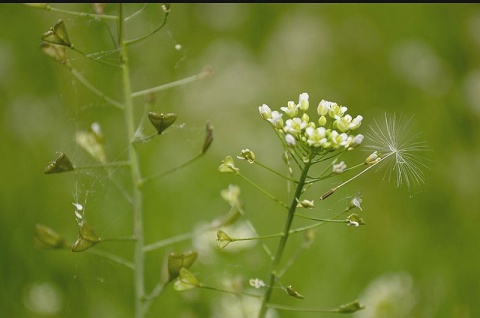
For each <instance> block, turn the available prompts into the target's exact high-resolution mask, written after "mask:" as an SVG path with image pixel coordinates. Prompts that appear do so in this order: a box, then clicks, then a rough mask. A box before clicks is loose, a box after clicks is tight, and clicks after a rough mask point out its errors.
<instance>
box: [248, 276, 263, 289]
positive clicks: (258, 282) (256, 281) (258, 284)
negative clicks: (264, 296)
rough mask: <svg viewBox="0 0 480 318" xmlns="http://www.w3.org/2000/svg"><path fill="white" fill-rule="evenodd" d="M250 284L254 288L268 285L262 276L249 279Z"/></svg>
mask: <svg viewBox="0 0 480 318" xmlns="http://www.w3.org/2000/svg"><path fill="white" fill-rule="evenodd" d="M248 284H249V285H250V286H252V287H254V288H257V289H258V288H262V287H265V286H267V285H265V283H264V282H263V280H261V279H260V278H251V279H250V280H249V281H248Z"/></svg>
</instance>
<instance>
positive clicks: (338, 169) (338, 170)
mask: <svg viewBox="0 0 480 318" xmlns="http://www.w3.org/2000/svg"><path fill="white" fill-rule="evenodd" d="M345 169H347V165H346V164H345V162H344V161H342V162H340V163H338V164H336V165H333V167H332V173H336V174H340V173H342V172H343V171H344V170H345Z"/></svg>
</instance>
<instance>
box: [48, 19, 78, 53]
mask: <svg viewBox="0 0 480 318" xmlns="http://www.w3.org/2000/svg"><path fill="white" fill-rule="evenodd" d="M42 40H43V41H45V42H48V43H52V44H57V45H63V46H67V47H70V48H72V47H73V44H72V43H71V42H70V39H69V38H68V33H67V28H66V26H65V23H64V22H63V20H58V21H57V23H55V25H54V26H53V27H51V28H50V30H48V31H47V32H45V33H44V34H43V35H42Z"/></svg>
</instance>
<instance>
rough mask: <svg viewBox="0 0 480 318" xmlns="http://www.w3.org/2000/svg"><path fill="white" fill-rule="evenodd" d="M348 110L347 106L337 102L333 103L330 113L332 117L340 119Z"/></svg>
mask: <svg viewBox="0 0 480 318" xmlns="http://www.w3.org/2000/svg"><path fill="white" fill-rule="evenodd" d="M347 110H348V108H347V107H345V106H339V105H338V104H337V103H331V105H330V110H329V111H328V115H329V116H330V118H334V119H336V120H339V119H340V118H341V117H342V116H343V114H345V112H346V111H347Z"/></svg>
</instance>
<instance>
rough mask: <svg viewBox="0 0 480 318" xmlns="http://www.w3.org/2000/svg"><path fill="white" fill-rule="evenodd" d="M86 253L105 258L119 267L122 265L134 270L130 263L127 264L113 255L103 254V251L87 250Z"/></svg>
mask: <svg viewBox="0 0 480 318" xmlns="http://www.w3.org/2000/svg"><path fill="white" fill-rule="evenodd" d="M87 252H88V253H90V254H93V255H97V256H100V257H104V258H107V259H109V260H111V261H114V262H116V263H118V264H120V265H123V266H125V267H128V268H130V269H134V266H133V264H132V263H131V262H129V261H127V260H125V259H123V258H121V257H119V256H117V255H113V254H111V253H108V252H105V251H102V250H98V249H95V248H93V249H89V250H88V251H87Z"/></svg>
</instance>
